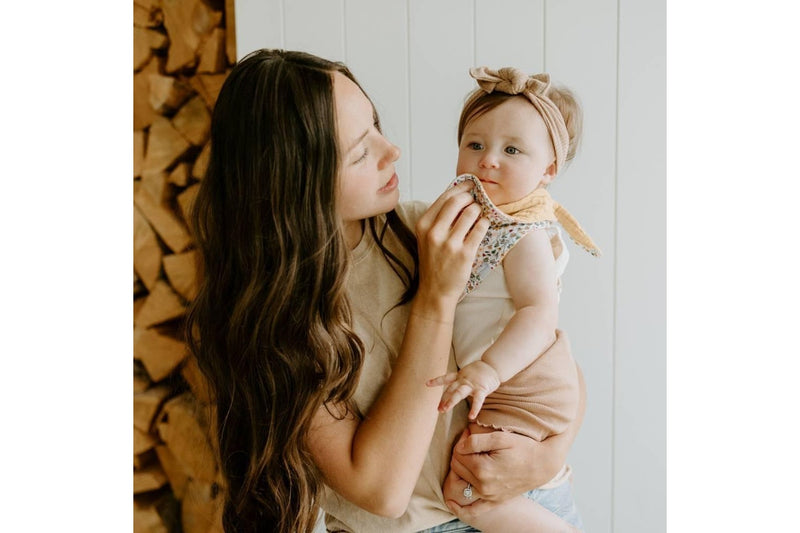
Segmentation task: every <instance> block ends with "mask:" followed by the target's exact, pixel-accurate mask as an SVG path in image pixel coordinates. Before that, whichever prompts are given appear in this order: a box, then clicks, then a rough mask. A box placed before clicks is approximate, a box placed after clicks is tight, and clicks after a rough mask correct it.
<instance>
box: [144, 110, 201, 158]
mask: <svg viewBox="0 0 800 533" xmlns="http://www.w3.org/2000/svg"><path fill="white" fill-rule="evenodd" d="M189 147H190V145H189V143H188V142H186V139H184V138H183V136H182V135H181V134H180V133H179V132H178V130H176V129H175V127H174V126H173V125H172V122H170V120H169V119H168V118H165V117H156V118H154V119H153V123H152V124H151V125H150V132H149V134H148V135H147V150H146V151H145V156H144V166H143V167H142V172H146V171H148V170H164V169H166V168H167V167H169V166H171V165H172V164H173V163H174V162H175V161H176V160H177V159H178V158H179V157H181V156H182V155H183V154H185V153H186V150H188V149H189Z"/></svg>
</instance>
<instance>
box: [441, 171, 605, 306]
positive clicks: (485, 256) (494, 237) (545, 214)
mask: <svg viewBox="0 0 800 533" xmlns="http://www.w3.org/2000/svg"><path fill="white" fill-rule="evenodd" d="M467 180H470V181H472V183H473V184H474V187H473V188H472V191H471V192H472V196H473V197H474V198H475V201H476V202H477V203H478V204H479V205H480V206H481V209H482V210H483V216H485V217H486V218H487V219H488V220H489V230H488V231H487V232H486V235H485V236H484V237H483V240H482V241H481V244H480V245H479V246H478V253H477V254H476V256H475V261H474V262H473V263H472V272H471V273H470V276H469V280H468V281H467V286H466V287H465V288H464V293H463V294H462V295H461V298H463V297H464V296H466V295H467V294H469V293H470V292H472V291H473V290H475V288H476V287H477V286H478V285H480V283H481V282H482V281H483V280H484V278H486V276H487V275H488V274H489V272H491V271H492V270H493V269H494V268H495V267H496V266H497V265H499V264H500V263H501V262H502V260H503V258H504V257H505V256H506V254H507V253H508V252H509V250H511V248H513V247H514V245H515V244H516V243H517V242H519V240H520V239H521V238H522V237H524V236H525V235H527V234H528V232H529V231H531V230H534V229H543V228H549V227H550V226H552V225H553V224H554V223H555V222H558V223H559V224H561V226H562V227H563V228H564V229H565V230H566V231H567V233H568V234H569V236H570V238H572V240H573V241H575V242H576V243H577V244H579V245H580V246H581V247H582V248H583V249H585V250H586V251H587V252H589V253H590V254H592V255H594V256H598V255H600V250H599V249H598V248H597V246H596V245H595V244H594V242H592V240H591V238H590V237H589V236H588V235H587V234H586V232H584V231H583V229H582V228H581V227H580V225H578V223H577V221H575V219H574V218H573V217H572V215H570V214H569V213H568V212H567V210H566V209H564V208H563V207H561V205H559V204H558V202H556V201H555V200H553V199H552V197H551V196H550V194H549V193H548V192H547V190H546V189H536V190H535V191H533V192H532V193H531V194H529V195H528V196H526V197H525V198H522V199H521V200H518V201H516V202H511V203H508V204H503V205H500V206H497V205H495V204H494V203H492V201H491V200H490V199H489V195H488V194H486V191H485V190H484V188H483V185H482V184H481V182H480V180H478V178H477V177H475V176H473V175H472V174H462V175H461V176H459V177H457V178H456V179H455V180H454V181H453V182H452V183H451V184H450V187H454V186H456V185H458V184H459V183H462V182H464V181H467Z"/></svg>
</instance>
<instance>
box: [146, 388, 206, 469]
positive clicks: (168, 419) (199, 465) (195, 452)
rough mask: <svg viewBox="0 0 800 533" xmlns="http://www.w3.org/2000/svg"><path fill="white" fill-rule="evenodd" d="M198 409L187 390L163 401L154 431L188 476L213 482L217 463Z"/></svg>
mask: <svg viewBox="0 0 800 533" xmlns="http://www.w3.org/2000/svg"><path fill="white" fill-rule="evenodd" d="M201 409H202V408H198V407H197V404H196V401H195V400H194V399H193V398H192V397H191V395H190V394H188V393H184V394H181V395H180V396H176V397H175V398H172V399H171V400H169V401H168V402H167V403H166V404H164V408H163V410H162V414H161V419H160V421H159V422H158V434H159V436H160V437H161V440H162V441H164V443H165V444H166V445H167V447H168V448H169V450H170V451H171V452H172V454H173V455H174V456H175V458H176V459H177V460H178V462H179V463H180V464H182V465H183V467H184V469H185V470H186V472H187V473H188V474H189V476H190V477H191V478H193V479H195V480H198V481H203V482H205V483H213V482H214V481H215V479H216V477H217V463H216V459H215V457H214V453H213V451H212V448H211V445H210V444H209V441H208V431H207V426H206V425H205V423H204V418H205V417H204V416H203V413H202V412H201Z"/></svg>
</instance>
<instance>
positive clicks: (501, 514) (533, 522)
mask: <svg viewBox="0 0 800 533" xmlns="http://www.w3.org/2000/svg"><path fill="white" fill-rule="evenodd" d="M469 430H470V432H471V433H489V432H492V431H497V430H494V429H492V428H487V427H485V426H481V425H479V424H475V423H471V424H470V425H469ZM447 477H448V480H447V482H449V483H454V484H455V483H460V484H463V483H464V481H463V480H462V479H460V478H458V476H457V475H456V474H455V473H454V472H453V471H452V470H451V471H450V472H449V473H448V474H447ZM459 486H460V485H459ZM459 496H460V497H459V498H457V500H456V501H457V503H458V504H459V505H462V506H463V505H469V504H471V503H474V502H476V501H477V499H476V498H475V497H473V498H471V499H467V498H466V497H462V496H461V495H460V494H459ZM468 523H469V525H471V526H472V527H474V528H476V529H480V530H481V531H483V532H484V533H493V532H496V533H517V532H519V533H528V532H531V531H535V532H537V533H538V532H541V533H562V532H563V533H580V530H579V529H577V528H575V527H574V526H572V525H571V524H570V523H569V522H567V521H566V520H564V519H562V518H561V517H559V516H558V515H556V514H555V513H553V512H552V511H549V510H548V509H547V508H545V507H543V506H541V505H539V504H538V503H536V502H535V501H533V500H530V499H528V498H526V497H525V496H517V497H515V498H512V499H510V500H508V501H505V502H503V503H501V504H500V505H497V506H495V507H493V508H492V509H491V510H489V511H485V512H483V513H481V514H480V515H478V516H477V517H476V518H473V519H471V520H469V522H468Z"/></svg>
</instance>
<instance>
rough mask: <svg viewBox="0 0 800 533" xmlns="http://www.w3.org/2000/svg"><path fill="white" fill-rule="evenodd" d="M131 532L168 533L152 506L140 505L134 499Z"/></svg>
mask: <svg viewBox="0 0 800 533" xmlns="http://www.w3.org/2000/svg"><path fill="white" fill-rule="evenodd" d="M133 533H169V529H167V526H166V525H164V521H163V520H161V515H159V514H158V511H156V508H155V507H154V506H152V505H151V506H148V507H144V506H140V505H137V504H136V500H134V505H133Z"/></svg>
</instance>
